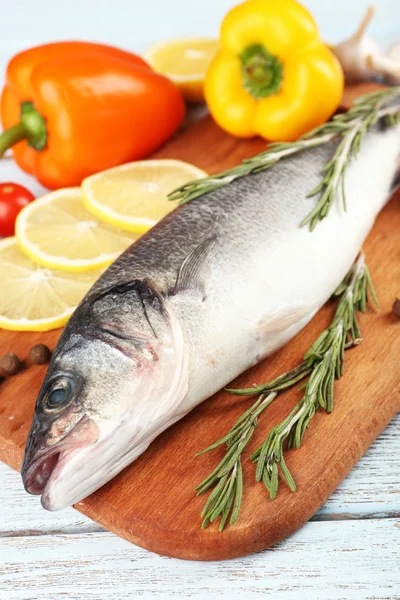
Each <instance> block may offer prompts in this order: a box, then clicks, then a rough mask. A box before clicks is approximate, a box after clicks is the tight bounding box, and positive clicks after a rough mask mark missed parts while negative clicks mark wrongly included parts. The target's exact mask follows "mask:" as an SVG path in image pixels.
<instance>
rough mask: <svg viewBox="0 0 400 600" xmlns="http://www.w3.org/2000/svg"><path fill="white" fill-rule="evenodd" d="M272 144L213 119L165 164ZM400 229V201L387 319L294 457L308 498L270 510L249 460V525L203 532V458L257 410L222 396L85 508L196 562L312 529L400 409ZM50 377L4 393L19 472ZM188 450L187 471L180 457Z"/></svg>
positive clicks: (321, 321)
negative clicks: (398, 299) (246, 137)
mask: <svg viewBox="0 0 400 600" xmlns="http://www.w3.org/2000/svg"><path fill="white" fill-rule="evenodd" d="M362 91H365V90H362ZM264 145H265V143H264V142H263V141H261V140H251V141H238V140H235V139H233V138H231V137H230V136H228V135H226V134H225V133H223V132H222V131H220V130H219V129H218V128H216V126H215V125H214V124H213V123H212V121H211V119H210V118H209V117H206V118H205V119H203V120H201V121H200V122H198V123H195V124H194V125H192V126H191V127H190V128H189V129H187V130H185V131H183V132H182V133H180V134H179V135H177V136H176V137H175V138H174V139H173V140H172V141H171V142H170V143H169V144H167V146H165V147H164V148H163V149H162V150H161V151H160V152H158V153H157V156H166V157H174V158H183V159H185V160H188V161H191V162H193V163H195V164H197V165H198V166H200V167H202V168H205V169H206V170H208V171H209V172H218V171H220V170H222V169H225V168H228V167H230V166H232V165H234V164H237V163H238V162H239V161H240V160H241V159H242V158H243V157H245V156H250V155H252V154H254V153H256V152H257V151H259V150H260V149H261V148H263V147H264ZM399 230H400V213H399V211H398V207H397V206H396V199H393V200H392V202H391V203H390V204H389V205H388V206H387V207H386V208H385V210H384V211H383V212H382V214H381V215H380V216H379V218H378V221H377V224H376V225H375V227H374V230H373V231H372V233H371V235H370V236H369V238H368V240H367V242H366V244H365V250H366V253H367V256H368V263H369V266H370V269H371V271H372V275H373V278H374V281H375V285H376V287H377V290H378V294H379V297H380V300H381V304H382V310H381V311H380V313H379V314H372V313H370V314H369V316H366V317H364V318H362V319H361V325H362V329H363V333H364V334H365V335H366V340H365V341H364V343H363V344H362V345H361V347H360V348H358V349H357V350H353V351H352V352H350V353H348V357H347V369H346V371H347V374H346V377H345V379H344V380H342V381H340V382H339V383H338V385H337V397H336V408H335V411H334V413H333V415H331V416H329V417H328V416H326V415H324V414H322V413H321V414H318V415H317V416H316V417H315V418H314V420H313V423H312V426H311V427H310V430H309V432H308V433H307V439H306V442H305V443H304V445H303V446H302V448H301V449H300V450H298V451H296V452H290V453H289V455H288V466H289V468H290V469H291V470H292V472H293V473H294V476H295V478H296V481H297V484H298V492H297V493H296V494H292V493H290V492H289V491H288V489H287V488H285V487H284V486H281V490H280V493H279V498H278V500H277V501H275V502H270V501H268V500H267V497H266V493H265V490H264V489H263V487H262V486H261V485H259V484H257V485H256V484H255V482H254V473H253V471H254V468H253V466H252V465H251V464H250V462H249V461H248V460H247V458H248V455H247V454H246V455H245V461H244V471H245V485H246V488H245V495H244V503H243V510H242V513H241V518H240V521H239V522H238V523H237V524H236V525H235V526H234V527H229V528H228V529H227V530H226V531H224V532H223V533H222V534H219V533H218V532H217V529H216V527H215V525H214V526H212V527H211V528H209V529H208V530H207V531H204V532H202V531H201V530H200V528H199V525H200V519H199V513H200V510H201V507H202V505H203V503H204V498H196V497H195V496H194V494H193V488H194V486H195V485H196V484H197V483H198V482H199V481H200V480H201V479H202V478H203V477H204V476H205V475H206V474H207V473H208V472H209V471H210V469H211V468H212V467H213V466H214V465H215V461H216V460H217V459H218V458H219V457H220V456H221V451H217V452H215V453H212V454H209V455H206V456H203V457H202V458H201V459H199V458H195V453H196V452H197V451H198V450H199V449H201V448H203V447H204V446H206V445H208V444H209V443H211V442H212V441H214V440H215V438H216V437H218V436H221V435H223V434H224V433H225V432H226V430H227V427H228V425H229V424H230V423H232V422H233V421H234V420H235V418H237V416H238V415H239V414H240V413H241V412H242V410H243V407H245V406H247V405H248V400H246V399H233V398H232V397H231V396H229V395H227V394H226V393H224V392H220V393H219V394H217V395H216V396H215V397H213V398H212V399H210V400H208V401H207V402H205V403H203V404H202V405H201V406H199V407H198V408H197V409H196V410H195V411H193V412H192V413H191V414H190V415H188V416H187V417H186V418H185V419H184V420H182V421H181V422H179V423H178V424H176V425H175V426H174V427H172V428H170V429H169V430H168V431H167V432H165V433H164V434H163V435H162V436H160V437H159V438H158V439H157V440H156V441H155V442H154V443H153V444H152V445H151V447H150V448H149V450H148V451H147V452H146V453H145V454H144V455H143V456H141V457H140V458H139V459H138V460H137V461H136V462H135V463H134V464H133V465H131V466H130V467H129V468H128V469H126V470H125V471H124V472H123V473H121V474H120V475H119V476H118V477H117V478H115V479H114V480H113V481H112V482H110V483H109V484H108V485H107V486H105V487H103V488H102V489H101V490H99V491H98V492H96V493H95V494H93V495H92V496H91V497H90V498H88V499H86V500H84V501H82V502H80V503H78V505H77V506H76V508H78V510H80V511H82V512H83V513H85V514H86V515H89V516H90V517H91V518H93V519H95V520H96V521H98V522H99V523H101V524H102V525H104V526H105V527H107V528H108V529H111V530H112V531H115V532H116V533H118V534H119V535H121V536H123V537H126V538H127V539H129V540H130V541H132V542H134V543H136V544H139V545H141V546H143V547H145V548H149V549H151V550H154V551H157V552H159V553H162V554H169V555H172V556H178V557H183V558H189V559H193V558H196V559H216V558H228V557H232V556H239V555H242V554H246V553H249V552H254V551H256V550H260V549H262V548H265V547H267V546H269V545H271V544H274V543H275V542H277V541H278V540H280V539H282V538H283V537H285V536H287V535H289V534H290V533H292V532H293V531H294V530H295V529H297V527H299V526H300V525H301V524H302V523H304V522H305V521H306V520H308V519H309V518H310V517H311V516H312V515H313V514H314V513H315V512H316V511H317V510H318V508H319V507H320V506H321V504H322V503H323V502H324V501H325V500H326V498H327V497H328V496H329V495H330V494H331V493H332V492H333V490H334V489H335V488H336V486H337V485H338V484H339V482H340V481H341V480H342V479H343V478H344V477H345V475H346V474H347V473H348V471H349V470H350V469H351V467H352V466H353V465H354V463H355V462H356V461H357V460H358V459H359V458H360V456H361V455H362V454H363V452H365V450H366V449H367V448H368V446H369V445H370V444H371V443H372V441H373V440H374V439H375V437H376V436H377V435H378V434H379V433H380V432H381V431H382V430H383V428H384V427H385V425H386V424H387V423H388V421H389V420H390V419H391V418H392V417H393V416H394V414H395V413H396V411H397V410H398V408H399V406H400V393H399V390H400V382H399V368H398V355H399V350H400V336H399V322H398V320H397V319H396V318H395V317H394V316H393V315H392V314H391V312H390V309H391V305H392V302H393V299H394V297H395V295H396V294H397V293H398V286H399V281H400V279H399V276H400V266H399V263H400V261H399V256H400V250H399V246H398V233H397V232H398V231H399ZM331 313H332V307H331V306H327V307H325V308H324V309H323V310H322V311H321V312H320V313H319V314H318V315H317V316H316V317H315V319H313V321H312V323H311V324H310V325H309V326H308V327H307V328H306V329H305V330H304V331H303V332H302V333H301V334H300V335H299V336H297V337H296V339H295V340H294V341H293V342H292V343H290V344H289V345H288V346H287V347H286V348H284V349H283V350H281V351H279V352H278V353H276V354H275V355H274V356H273V357H272V358H271V359H268V360H267V361H264V363H262V364H260V365H258V366H257V367H255V368H254V369H252V370H251V371H249V372H248V373H246V374H245V375H244V376H242V377H241V378H240V379H239V381H238V382H237V384H239V385H246V386H247V385H251V384H253V383H254V382H262V381H265V380H267V379H269V378H271V377H273V376H275V375H276V374H278V373H280V372H281V371H282V365H285V368H289V367H291V366H293V365H294V364H296V363H298V362H299V360H300V359H301V356H302V354H303V353H304V351H305V349H306V348H307V347H308V346H309V345H310V343H311V342H312V341H313V340H314V339H315V337H316V335H317V334H318V332H320V331H321V330H322V329H323V328H324V327H325V326H326V324H327V323H328V321H329V318H330V315H331ZM57 336H58V332H52V333H50V334H47V335H43V334H18V333H12V332H11V333H10V332H0V349H1V350H3V351H4V352H5V351H10V350H13V351H16V352H17V353H18V354H19V355H20V356H22V357H24V356H26V353H27V350H28V348H29V346H30V345H31V344H32V343H35V342H36V341H39V340H40V341H42V342H45V343H49V344H50V345H51V346H54V343H55V340H56V338H57ZM43 374H44V369H40V368H37V367H35V368H30V369H27V370H25V371H24V373H22V374H21V375H19V376H18V377H15V378H10V379H8V380H7V381H6V382H5V383H4V384H3V385H2V393H1V395H0V419H1V420H0V456H1V458H2V459H3V460H5V461H6V462H8V464H10V465H11V466H13V467H14V468H19V466H20V462H21V458H22V450H23V447H24V444H25V439H26V435H27V432H28V429H29V425H30V416H31V412H32V407H33V403H34V401H35V397H36V394H37V392H38V390H39V387H40V383H41V379H42V375H43ZM299 397H300V396H299V394H298V393H297V392H296V391H294V392H293V391H291V392H289V393H287V394H285V395H284V396H282V397H281V398H279V400H278V401H277V402H276V403H275V404H274V405H273V406H272V407H271V408H270V409H269V412H268V426H269V427H270V426H271V425H273V424H274V423H276V422H277V421H278V420H281V419H282V418H283V416H284V415H285V414H286V413H287V411H288V410H289V409H290V408H291V407H292V406H293V404H294V403H295V402H296V401H297V400H298V399H299ZM264 418H265V417H264ZM264 435H265V426H264V427H262V426H261V427H260V428H259V431H258V433H256V436H255V440H254V443H253V444H252V448H254V447H256V446H257V444H258V443H259V442H260V441H261V440H262V439H263V437H264ZM183 451H184V455H185V457H186V458H185V461H182V460H181V458H180V457H181V455H182V452H183ZM155 471H156V472H157V477H156V478H155V477H154V472H155ZM143 490H146V494H143V492H142V491H143Z"/></svg>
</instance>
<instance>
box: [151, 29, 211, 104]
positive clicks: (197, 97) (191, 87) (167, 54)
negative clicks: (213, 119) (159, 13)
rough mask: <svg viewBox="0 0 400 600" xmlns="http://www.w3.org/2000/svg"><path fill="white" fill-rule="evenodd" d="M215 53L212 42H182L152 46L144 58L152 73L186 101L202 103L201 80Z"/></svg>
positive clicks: (207, 40)
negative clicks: (175, 88) (176, 89)
mask: <svg viewBox="0 0 400 600" xmlns="http://www.w3.org/2000/svg"><path fill="white" fill-rule="evenodd" d="M218 49H219V42H218V40H215V39H211V38H203V37H199V38H196V37H193V38H181V39H176V40H167V41H165V42H160V43H158V44H155V45H154V46H151V48H149V49H148V50H147V52H146V54H145V58H146V59H147V61H148V62H149V63H150V65H151V66H152V67H153V69H154V70H155V71H157V72H158V73H162V75H165V76H166V77H169V79H172V81H174V82H175V83H176V85H177V86H178V87H179V88H180V90H181V92H182V94H183V95H184V97H185V98H186V100H189V101H190V102H202V101H203V100H204V92H203V89H204V79H205V76H206V73H207V70H208V67H209V66H210V63H211V61H212V59H213V58H214V56H215V55H216V53H217V51H218Z"/></svg>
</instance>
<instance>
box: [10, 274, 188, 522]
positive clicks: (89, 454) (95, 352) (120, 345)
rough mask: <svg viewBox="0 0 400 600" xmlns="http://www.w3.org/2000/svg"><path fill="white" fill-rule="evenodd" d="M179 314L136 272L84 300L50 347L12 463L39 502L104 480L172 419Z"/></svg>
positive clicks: (182, 364)
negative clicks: (19, 460)
mask: <svg viewBox="0 0 400 600" xmlns="http://www.w3.org/2000/svg"><path fill="white" fill-rule="evenodd" d="M186 359H187V357H186V353H185V344H184V340H183V335H182V331H181V329H180V327H179V323H178V321H177V319H176V318H175V316H174V313H173V311H172V310H171V309H170V308H169V309H168V307H167V303H166V302H165V299H164V298H163V297H162V296H161V295H160V294H158V293H157V292H155V291H154V289H153V288H152V287H151V286H150V285H148V284H146V283H143V282H133V283H132V284H129V285H125V286H119V287H117V288H113V289H112V290H110V291H109V292H108V293H104V294H103V295H101V296H100V297H98V298H95V299H93V298H92V299H90V298H89V299H87V300H85V301H84V302H83V303H82V305H81V306H80V307H78V309H77V310H76V312H75V313H74V315H73V316H72V317H71V319H70V321H69V323H68V324H67V327H66V329H65V330H64V333H63V335H62V336H61V338H60V341H59V343H58V345H57V348H56V349H55V352H54V354H53V357H52V360H51V363H50V365H49V369H48V372H47V375H46V378H45V380H44V383H43V386H42V388H41V390H40V393H39V396H38V398H37V402H36V407H35V413H34V418H33V423H32V427H31V431H30V433H29V437H28V441H27V445H26V449H25V456H24V461H23V465H22V471H21V473H22V478H23V482H24V486H25V489H26V490H27V491H28V492H29V493H31V494H38V495H39V494H40V495H41V502H42V505H43V506H44V508H46V509H48V510H58V509H61V508H64V507H66V506H70V505H72V504H74V503H76V502H78V501H80V500H82V499H83V498H85V497H86V496H88V495H89V494H90V493H92V492H93V491H95V490H96V489H98V488H99V487H101V486H102V485H104V484H105V483H106V482H107V481H109V480H110V479H111V478H112V477H114V476H115V475H116V474H117V473H119V472H120V471H121V470H122V469H123V468H124V467H126V466H127V465H128V464H130V463H131V462H132V461H133V460H134V459H135V458H136V457H137V456H138V455H139V454H141V453H142V452H143V451H144V450H145V449H146V447H147V446H148V445H149V443H150V442H151V441H152V440H153V439H154V437H156V435H158V433H159V432H160V431H161V430H163V429H164V428H165V423H166V422H168V421H169V420H170V421H171V422H173V421H174V420H175V419H174V415H175V413H176V409H177V407H178V406H179V403H180V402H181V401H182V399H183V398H184V396H185V394H186V391H187V380H188V377H187V372H186V371H187V360H186Z"/></svg>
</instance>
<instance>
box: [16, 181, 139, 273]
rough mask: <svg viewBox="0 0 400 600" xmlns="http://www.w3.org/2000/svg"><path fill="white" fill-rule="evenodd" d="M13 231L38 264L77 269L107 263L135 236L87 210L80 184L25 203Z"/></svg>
mask: <svg viewBox="0 0 400 600" xmlns="http://www.w3.org/2000/svg"><path fill="white" fill-rule="evenodd" d="M15 235H16V238H17V240H18V243H19V245H20V247H21V249H22V250H23V251H24V252H25V253H26V254H27V255H28V256H29V257H30V258H31V259H32V260H33V261H34V262H37V263H38V264H39V265H42V266H45V267H50V268H52V269H62V270H64V271H77V272H79V271H86V270H88V269H96V268H99V267H103V266H106V265H109V264H110V263H111V262H112V261H113V260H115V259H116V258H117V256H119V255H120V254H121V252H123V250H125V249H126V248H128V246H130V245H131V244H132V243H133V242H134V241H135V240H136V239H137V237H138V236H137V235H134V234H132V233H127V232H124V231H121V230H120V229H118V228H117V227H115V226H114V225H109V224H108V223H104V222H103V221H101V220H99V219H98V218H96V217H95V216H93V215H92V214H91V213H90V212H88V211H87V210H86V208H85V207H84V205H83V202H82V191H81V189H80V188H67V189H62V190H57V191H56V192H52V193H50V194H46V196H43V197H42V198H39V199H38V200H35V201H34V202H31V203H30V204H28V205H27V206H25V208H23V209H22V211H21V212H20V213H19V215H18V217H17V221H16V225H15Z"/></svg>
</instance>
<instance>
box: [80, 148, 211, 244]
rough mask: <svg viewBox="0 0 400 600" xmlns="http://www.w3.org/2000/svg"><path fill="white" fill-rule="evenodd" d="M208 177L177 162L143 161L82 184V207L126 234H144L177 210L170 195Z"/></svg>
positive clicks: (114, 169) (108, 171) (97, 176)
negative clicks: (182, 186)
mask: <svg viewBox="0 0 400 600" xmlns="http://www.w3.org/2000/svg"><path fill="white" fill-rule="evenodd" d="M206 176H207V173H205V171H202V170H201V169H198V168H197V167H195V166H193V165H190V164H188V163H185V162H182V161H180V160H170V159H163V160H144V161H137V162H133V163H129V164H127V165H122V166H121V167H115V168H113V169H108V170H107V171H102V172H101V173H97V174H96V175H92V176H91V177H88V178H87V179H85V180H84V181H83V183H82V192H83V201H84V204H85V207H86V208H87V209H88V210H89V211H90V212H91V213H93V214H94V215H96V217H99V218H100V219H103V220H104V221H107V222H108V223H111V224H113V225H116V226H118V227H121V228H122V229H125V230H127V231H133V232H136V233H138V234H140V233H145V232H146V231H148V230H149V229H150V228H151V227H153V225H155V224H156V223H157V222H158V221H160V220H161V219H162V218H163V217H165V215H166V214H168V213H169V212H171V211H172V210H173V209H174V208H175V207H176V206H177V203H176V202H171V201H169V200H168V197H167V196H168V194H169V192H172V190H174V189H175V188H177V187H179V186H180V185H183V184H184V183H187V182H188V181H191V180H193V179H200V178H201V177H206Z"/></svg>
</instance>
